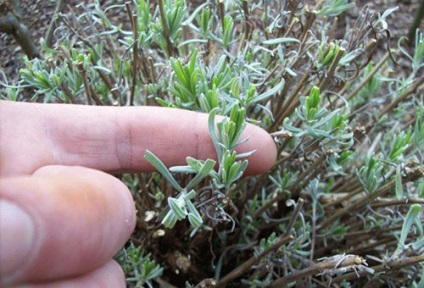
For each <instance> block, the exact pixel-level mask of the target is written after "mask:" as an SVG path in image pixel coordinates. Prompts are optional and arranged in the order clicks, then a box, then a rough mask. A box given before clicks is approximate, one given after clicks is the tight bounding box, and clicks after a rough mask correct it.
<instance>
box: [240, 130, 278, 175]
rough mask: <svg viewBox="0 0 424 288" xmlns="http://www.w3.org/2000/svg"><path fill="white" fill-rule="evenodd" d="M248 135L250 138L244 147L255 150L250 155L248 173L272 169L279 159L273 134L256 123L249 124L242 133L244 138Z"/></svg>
mask: <svg viewBox="0 0 424 288" xmlns="http://www.w3.org/2000/svg"><path fill="white" fill-rule="evenodd" d="M246 137H248V138H249V140H248V141H247V142H246V143H245V144H244V145H245V146H244V147H242V148H243V151H245V152H247V151H252V150H254V151H255V152H254V153H253V155H251V156H250V157H248V161H249V165H248V167H247V170H246V174H247V175H255V174H261V173H264V172H266V171H268V170H269V169H271V167H272V166H273V165H274V163H275V161H276V159H277V146H276V145H275V142H274V140H273V139H272V137H271V135H269V134H268V132H266V131H265V130H264V129H262V128H260V127H258V126H256V125H253V124H248V125H247V126H246V129H245V131H244V132H243V134H242V139H243V138H246Z"/></svg>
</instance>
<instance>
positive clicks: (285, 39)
mask: <svg viewBox="0 0 424 288" xmlns="http://www.w3.org/2000/svg"><path fill="white" fill-rule="evenodd" d="M285 43H300V41H299V39H296V38H290V37H282V38H275V39H269V40H265V41H263V42H262V44H264V45H277V44H285Z"/></svg>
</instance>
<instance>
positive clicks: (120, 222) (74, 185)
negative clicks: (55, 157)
mask: <svg viewBox="0 0 424 288" xmlns="http://www.w3.org/2000/svg"><path fill="white" fill-rule="evenodd" d="M3 181H4V182H3V184H2V189H1V192H2V193H1V195H0V196H1V197H2V198H4V199H8V200H9V201H12V202H14V203H17V205H19V206H20V207H23V209H24V210H25V211H27V212H28V214H29V215H30V216H31V217H32V219H33V221H34V223H35V228H36V229H35V235H36V237H35V241H34V242H35V244H34V245H33V249H32V251H31V255H32V256H31V257H28V258H27V259H31V260H29V261H27V263H26V265H25V267H23V266H22V267H20V269H21V271H20V272H19V273H18V274H17V275H16V277H13V281H14V282H17V283H21V282H24V281H25V282H27V281H49V280H54V279H58V278H60V277H75V276H77V275H82V274H84V273H87V272H88V271H92V270H93V269H95V268H97V267H99V266H101V265H103V264H105V263H106V262H107V261H109V260H110V259H111V258H112V257H113V255H115V254H116V253H117V252H118V251H119V249H121V248H122V246H123V245H124V244H125V242H126V241H127V240H128V238H129V237H130V235H131V233H132V231H133V230H134V227H135V209H134V202H133V200H132V196H131V193H130V191H129V190H128V189H127V188H126V186H125V185H124V184H123V183H122V182H121V181H119V180H118V179H116V178H115V177H113V176H111V175H109V174H106V173H103V172H100V171H96V170H92V169H88V168H83V167H60V166H50V167H45V168H42V169H39V170H37V171H36V172H35V173H34V175H33V176H32V177H16V178H8V180H3ZM15 224H16V223H15ZM10 281H12V280H10Z"/></svg>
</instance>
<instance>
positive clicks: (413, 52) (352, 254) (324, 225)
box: [2, 0, 424, 287]
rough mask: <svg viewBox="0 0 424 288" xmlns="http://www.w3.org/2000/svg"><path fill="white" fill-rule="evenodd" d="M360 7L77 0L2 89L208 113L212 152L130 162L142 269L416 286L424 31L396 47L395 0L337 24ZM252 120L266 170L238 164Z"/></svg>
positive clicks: (175, 277)
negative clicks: (274, 151)
mask: <svg viewBox="0 0 424 288" xmlns="http://www.w3.org/2000/svg"><path fill="white" fill-rule="evenodd" d="M156 4H157V5H156ZM351 9H357V8H354V4H353V3H351V2H349V1H338V0H337V1H336V0H335V1H317V3H316V5H315V6H314V7H311V6H308V5H306V4H303V3H300V2H299V1H254V0H231V1H221V0H219V1H206V2H204V3H197V2H196V1H192V2H190V1H184V0H175V1H173V0H159V1H148V0H134V1H132V2H131V1H128V2H122V1H118V2H116V3H115V4H114V5H113V6H110V7H107V8H105V7H102V6H101V5H100V3H99V2H97V1H95V2H93V3H90V4H81V5H80V6H79V7H77V8H76V9H75V11H70V12H68V13H62V14H61V15H60V19H61V21H59V23H58V27H57V28H56V32H55V35H56V44H55V45H56V46H55V47H56V49H50V48H48V47H47V46H46V45H42V49H41V50H42V51H41V54H42V56H41V57H40V58H35V59H32V60H28V59H25V64H26V67H25V68H24V69H22V70H21V75H22V77H21V79H20V80H19V82H18V83H2V84H3V86H4V87H6V88H7V89H6V90H5V91H6V92H5V93H4V94H3V95H2V97H3V98H8V99H11V100H15V101H20V100H26V98H27V97H28V96H26V95H28V94H31V95H34V96H33V98H32V99H31V100H32V101H45V102H69V103H83V104H92V105H112V104H114V105H161V106H166V107H174V108H180V109H188V110H193V111H200V112H204V113H208V114H209V122H208V123H209V132H210V137H211V139H212V142H213V144H214V147H215V150H216V154H217V161H215V160H212V159H207V160H199V159H195V158H192V157H188V158H187V159H186V162H187V165H185V166H177V167H165V165H164V164H163V163H162V162H161V160H160V159H158V158H157V157H156V156H155V155H154V154H153V153H151V152H150V151H148V152H147V153H146V155H145V158H146V159H147V160H148V161H149V162H150V163H151V164H152V165H153V166H154V167H155V168H156V170H157V171H158V173H152V174H143V175H141V174H125V175H122V179H123V180H124V181H125V183H127V185H128V186H129V187H130V189H131V190H132V192H133V195H134V199H135V200H136V208H137V211H138V225H137V230H136V231H135V232H134V235H133V237H132V239H131V240H130V241H129V243H128V246H127V247H126V248H125V249H124V250H123V251H121V253H120V254H119V255H117V259H118V260H119V261H120V262H121V264H122V265H123V267H124V270H125V271H126V273H127V277H128V278H127V279H128V285H129V286H130V287H140V286H142V285H147V286H149V287H151V286H154V285H156V284H157V285H162V286H166V285H168V286H169V287H173V286H177V287H183V286H184V285H185V286H186V287H224V286H225V287H240V286H248V287H294V286H296V285H297V286H305V287H306V286H307V287H328V286H331V285H337V286H343V287H372V286H373V285H384V286H392V287H394V286H401V285H403V286H405V287H406V286H409V287H421V286H422V283H423V280H420V279H422V278H423V277H422V275H423V270H424V269H423V266H422V263H423V262H424V257H423V256H422V255H423V252H424V244H423V229H422V223H423V220H424V216H423V209H422V205H424V199H423V197H424V180H423V177H424V167H423V156H424V155H423V151H424V146H423V145H424V123H423V121H424V120H423V114H424V104H423V103H424V101H423V100H424V99H423V96H422V95H423V91H424V85H423V83H424V79H423V76H422V69H423V67H424V58H423V51H424V49H423V47H424V46H423V45H424V44H423V43H424V42H423V35H422V33H421V32H420V31H418V30H417V32H416V34H415V35H416V37H415V43H414V44H415V45H414V47H413V49H409V48H407V46H406V45H407V43H406V41H404V40H403V39H399V41H398V43H397V46H396V45H395V47H390V48H387V47H388V44H389V43H390V39H389V35H390V29H391V28H390V26H391V24H390V22H391V21H392V19H393V17H395V15H396V8H389V9H387V10H386V11H380V13H373V12H371V11H370V9H369V8H368V6H365V7H363V8H361V9H358V10H357V11H358V13H359V14H358V16H357V20H356V21H350V22H349V21H348V24H347V25H348V27H346V26H344V25H341V24H340V22H343V21H340V22H339V20H343V19H344V17H346V13H349V11H351ZM112 13H119V15H124V16H125V17H122V18H120V19H121V20H120V21H121V22H119V23H114V21H112V20H111V19H110V14H112ZM339 30H342V32H341V33H340V32H339ZM42 43H43V42H42ZM399 63H402V64H404V66H403V67H406V68H404V69H403V71H402V73H393V71H397V69H400V68H399V66H396V65H398V64H399ZM218 115H222V116H223V118H219V120H218ZM246 123H252V124H255V125H258V126H260V127H262V128H264V129H266V130H267V131H268V132H269V133H270V134H271V135H272V136H273V137H274V139H275V142H276V145H277V147H278V159H277V162H276V163H275V165H274V167H273V168H272V169H271V170H270V171H269V172H268V173H265V174H264V175H259V176H255V177H244V175H243V173H244V171H245V169H246V167H247V165H248V161H249V156H250V155H251V154H252V153H254V151H251V152H248V153H245V154H237V152H236V148H237V146H238V145H240V144H241V143H244V142H245V141H249V139H241V138H240V136H241V133H242V132H243V129H244V128H245V126H246ZM215 167H217V168H216V169H215ZM141 243H143V245H142V248H140V245H141ZM420 263H421V264H420ZM171 285H173V286H171ZM420 285H421V286H420Z"/></svg>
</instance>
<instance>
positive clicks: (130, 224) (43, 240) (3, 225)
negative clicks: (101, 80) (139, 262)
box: [0, 101, 276, 287]
mask: <svg viewBox="0 0 424 288" xmlns="http://www.w3.org/2000/svg"><path fill="white" fill-rule="evenodd" d="M207 117H208V116H207V115H206V114H200V113H195V112H191V111H183V110H178V109H168V108H158V107H93V106H79V105H60V104H29V103H16V102H5V101H1V102H0V125H1V126H0V176H1V177H2V178H1V180H0V286H7V285H13V286H14V285H17V284H21V283H25V284H31V287H125V277H124V274H123V271H122V269H121V267H120V266H119V265H118V264H117V263H116V262H114V261H113V260H111V259H112V257H113V255H114V254H115V253H116V252H118V251H119V249H121V247H122V246H123V245H124V244H125V242H126V241H127V239H128V238H129V236H130V235H131V233H132V231H133V229H134V226H135V210H134V205H133V200H132V196H131V193H130V192H129V190H128V189H127V188H126V187H125V185H124V184H123V183H121V182H120V181H119V180H118V179H116V178H115V177H113V176H111V175H109V174H107V173H105V172H111V173H115V172H148V171H152V170H153V167H152V166H151V165H150V164H149V163H148V162H147V161H146V160H145V159H144V154H145V151H146V150H147V149H148V150H151V151H152V152H153V153H154V154H155V155H156V156H157V157H158V158H159V159H161V160H162V161H163V162H164V163H165V164H166V165H167V166H174V165H183V164H185V158H186V157H187V156H192V157H195V158H197V159H206V158H214V155H216V154H215V150H214V147H213V144H212V142H211V140H210V137H209V131H208V126H207ZM248 136H249V137H250V139H249V141H247V142H246V143H244V144H243V145H240V147H239V148H238V149H239V152H247V151H250V150H253V149H256V150H257V151H256V153H255V154H253V155H252V156H250V157H249V166H248V168H247V171H246V173H247V174H257V173H261V172H263V171H266V170H267V169H269V167H270V166H271V165H272V164H273V163H274V161H275V158H276V148H275V145H274V143H273V141H272V139H271V137H270V136H269V135H268V134H267V133H266V132H265V131H264V130H262V129H260V128H258V127H256V126H253V125H247V127H246V129H245V131H244V132H243V135H242V138H245V137H248ZM101 171H105V172H101ZM37 283H38V284H37Z"/></svg>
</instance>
